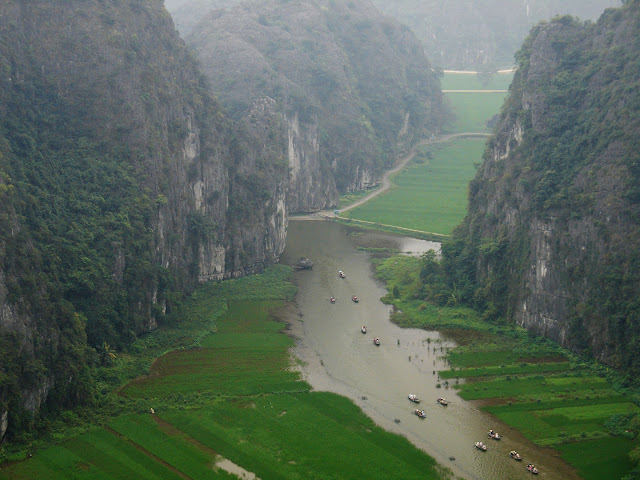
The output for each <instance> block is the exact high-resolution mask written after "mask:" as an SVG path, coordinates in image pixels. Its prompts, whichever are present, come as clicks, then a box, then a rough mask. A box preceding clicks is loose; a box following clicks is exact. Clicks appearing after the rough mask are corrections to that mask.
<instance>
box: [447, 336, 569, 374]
mask: <svg viewBox="0 0 640 480" xmlns="http://www.w3.org/2000/svg"><path fill="white" fill-rule="evenodd" d="M510 343H511V345H510V347H511V348H510V349H509V350H504V349H503V348H504V345H502V346H497V345H495V344H489V345H486V346H485V348H486V350H477V349H474V350H469V349H465V348H457V349H455V350H454V351H452V352H451V353H450V354H449V356H448V358H449V363H450V364H451V366H452V367H458V368H460V367H463V368H464V367H473V366H475V367H477V366H484V367H487V366H496V365H508V364H511V363H522V362H525V363H558V362H562V361H563V360H565V359H566V357H564V356H563V355H562V354H559V353H558V349H555V350H550V349H541V350H536V349H533V350H532V349H531V347H529V346H528V345H520V344H518V343H512V342H510ZM501 347H502V348H501Z"/></svg>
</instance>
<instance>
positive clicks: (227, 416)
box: [163, 393, 442, 479]
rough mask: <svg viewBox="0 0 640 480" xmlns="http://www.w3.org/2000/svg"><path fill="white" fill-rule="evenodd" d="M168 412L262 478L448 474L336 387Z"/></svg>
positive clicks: (200, 438) (188, 430)
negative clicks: (339, 393)
mask: <svg viewBox="0 0 640 480" xmlns="http://www.w3.org/2000/svg"><path fill="white" fill-rule="evenodd" d="M163 418H164V419H166V420H167V421H169V422H170V423H171V424H172V425H174V426H175V427H177V428H178V429H180V430H181V431H184V432H186V433H188V434H189V435H190V436H192V437H193V438H195V439H197V440H198V441H199V442H200V443H202V444H204V445H207V446H210V447H211V448H214V449H215V450H217V451H219V452H220V453H221V454H222V455H223V456H224V457H226V458H229V459H230V460H232V461H234V462H235V463H238V464H240V465H243V466H244V467H245V468H247V469H248V470H250V471H252V472H254V473H255V474H256V475H258V476H259V477H260V478H290V479H307V478H336V479H337V478H345V479H347V478H353V479H359V478H370V479H387V478H414V477H415V478H442V477H441V474H440V473H438V472H439V467H438V466H437V465H436V464H435V461H434V460H432V459H430V458H429V457H427V456H426V455H424V454H423V453H422V452H420V451H419V450H418V449H417V448H415V447H414V446H413V445H411V444H410V443H409V442H408V441H407V440H406V439H405V438H403V437H400V436H397V435H393V434H390V433H388V432H385V431H384V430H382V429H381V428H379V427H377V426H376V425H375V424H374V423H373V421H372V420H371V419H369V418H368V417H367V416H365V415H364V414H363V412H362V411H361V410H360V409H359V408H358V407H356V406H355V405H353V403H351V402H350V401H349V400H347V399H345V398H343V397H340V396H337V395H335V394H331V393H306V394H297V395H268V396H259V397H253V398H251V399H244V400H243V401H234V400H229V401H226V402H222V403H219V404H216V405H214V406H212V407H207V408H204V409H198V410H193V411H186V412H175V413H172V412H170V413H167V414H166V415H163ZM354 452H357V453H355V454H354Z"/></svg>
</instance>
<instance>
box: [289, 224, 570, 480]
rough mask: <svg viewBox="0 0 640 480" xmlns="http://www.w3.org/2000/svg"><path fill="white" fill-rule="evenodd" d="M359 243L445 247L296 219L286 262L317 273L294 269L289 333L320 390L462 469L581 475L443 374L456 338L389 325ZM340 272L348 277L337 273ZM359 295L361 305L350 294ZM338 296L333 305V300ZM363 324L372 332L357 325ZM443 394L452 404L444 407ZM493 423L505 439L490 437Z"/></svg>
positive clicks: (484, 474) (470, 473)
mask: <svg viewBox="0 0 640 480" xmlns="http://www.w3.org/2000/svg"><path fill="white" fill-rule="evenodd" d="M362 246H365V247H368V248H390V249H393V250H400V251H404V252H411V253H413V254H418V255H419V254H421V253H423V252H424V251H426V250H428V249H431V248H434V249H436V250H439V244H437V243H434V242H426V241H422V240H416V239H407V238H404V237H398V236H394V235H389V234H383V233H375V232H364V233H363V232H361V231H358V230H357V229H353V228H352V227H346V226H344V225H340V224H337V223H333V222H328V221H313V220H292V221H290V223H289V232H288V239H287V247H286V249H285V251H284V252H283V255H282V257H281V262H282V263H284V264H289V265H293V264H294V263H295V262H296V261H297V260H298V259H299V258H300V257H301V256H304V257H309V258H310V259H311V260H312V261H313V263H314V266H313V269H312V270H304V271H299V272H297V273H296V275H295V282H296V284H297V286H298V289H299V290H298V295H297V297H296V311H295V312H294V313H293V314H292V315H291V317H292V319H291V323H292V326H291V330H292V333H293V335H294V336H296V337H297V338H298V342H297V347H296V349H295V354H296V355H297V356H298V357H299V358H300V359H301V360H302V361H303V364H304V366H303V368H302V371H303V376H304V377H305V379H306V380H307V381H308V382H309V383H310V384H311V385H312V386H313V388H314V389H316V390H326V391H332V392H336V393H339V394H341V395H345V396H347V397H349V398H351V399H352V400H353V401H354V402H355V403H356V404H357V405H359V406H360V407H361V408H362V409H363V410H364V411H365V413H366V414H367V415H369V416H370V417H371V418H372V419H373V420H374V421H375V422H376V423H377V424H378V425H380V426H381V427H383V428H385V429H387V430H389V431H393V432H396V433H399V434H402V435H404V436H405V437H407V438H408V439H409V440H410V441H411V442H412V443H413V444H414V445H416V446H417V447H418V448H421V449H422V450H424V451H425V452H427V453H428V454H429V455H431V456H432V457H434V458H435V459H436V460H437V461H438V462H439V463H440V464H441V465H443V466H445V467H447V468H450V469H451V470H452V471H453V473H454V474H456V475H457V476H460V477H463V478H471V479H521V478H522V479H524V478H530V477H531V476H532V475H531V474H530V473H529V472H527V471H526V469H525V466H526V464H528V463H534V464H536V466H538V468H539V470H540V474H539V475H537V478H544V479H575V478H579V477H578V476H577V474H576V473H575V471H574V470H573V469H572V468H571V467H570V466H569V465H567V464H566V463H565V462H563V461H562V460H561V459H559V458H558V457H557V456H556V455H555V453H554V452H553V451H552V450H549V449H542V448H539V447H536V446H535V445H533V444H532V443H531V442H530V441H528V440H527V439H526V438H524V437H523V436H522V435H521V434H520V433H518V432H517V431H515V430H513V429H511V428H509V427H508V426H506V425H505V424H503V423H501V422H500V421H498V420H497V419H496V418H494V417H492V416H491V415H489V414H487V413H485V412H482V411H480V410H479V407H478V405H477V404H474V403H473V402H466V401H464V400H462V399H461V398H460V397H458V396H457V395H456V392H455V390H454V389H453V388H447V387H446V386H445V385H444V384H443V382H442V381H440V380H439V379H438V375H437V372H438V371H440V370H444V369H447V366H446V362H445V361H444V359H443V355H444V354H445V353H446V349H447V348H451V347H453V346H455V342H454V340H452V339H451V338H447V337H446V336H445V335H444V334H441V333H440V332H435V331H425V330H419V329H401V328H399V327H398V326H396V325H394V324H393V323H391V322H390V320H389V317H390V311H391V307H389V306H388V305H384V304H383V303H382V302H380V297H382V296H383V295H385V294H386V290H385V288H384V286H383V285H382V284H381V282H380V281H378V280H377V279H376V278H375V276H374V272H373V268H372V264H371V262H370V255H371V254H370V253H366V252H363V251H359V250H358V247H362ZM338 270H343V271H344V272H345V274H346V278H344V279H341V278H339V277H338ZM353 295H357V296H358V298H359V302H358V303H354V302H352V301H351V297H352V296H353ZM331 296H335V297H336V303H334V304H332V303H331V302H330V301H329V299H330V297H331ZM362 325H366V327H367V333H366V334H362V333H361V332H360V328H361V326H362ZM375 337H378V338H379V339H380V342H381V345H380V346H378V347H376V346H374V345H373V339H374V338H375ZM434 371H435V372H436V373H435V374H434ZM452 382H453V381H452ZM438 383H440V385H441V388H437V384H438ZM410 393H413V394H416V395H417V396H418V397H419V398H420V399H421V403H420V405H419V407H420V408H421V409H422V410H424V411H425V413H426V415H427V416H426V419H420V418H418V417H417V416H415V415H414V414H413V410H414V409H415V405H414V404H413V403H411V402H410V401H409V400H408V398H407V395H408V394H410ZM438 397H445V398H447V399H448V400H449V401H450V404H449V405H448V406H446V407H443V406H441V405H439V404H437V403H436V398H438ZM490 428H493V429H494V430H495V431H497V432H498V433H500V434H501V435H502V437H503V438H502V440H500V441H495V440H490V439H488V438H487V432H488V430H489V429H490ZM479 440H480V441H483V442H485V443H486V444H487V445H488V450H487V451H486V452H481V451H479V450H477V449H476V448H474V442H476V441H479ZM511 450H516V451H518V452H519V453H520V454H521V455H522V456H523V461H522V462H516V461H514V460H512V459H511V458H509V451H511Z"/></svg>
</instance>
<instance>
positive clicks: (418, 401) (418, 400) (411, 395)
mask: <svg viewBox="0 0 640 480" xmlns="http://www.w3.org/2000/svg"><path fill="white" fill-rule="evenodd" d="M407 398H408V399H409V400H411V401H412V402H413V403H420V399H419V398H418V396H417V395H414V394H413V393H410V394H409V395H407Z"/></svg>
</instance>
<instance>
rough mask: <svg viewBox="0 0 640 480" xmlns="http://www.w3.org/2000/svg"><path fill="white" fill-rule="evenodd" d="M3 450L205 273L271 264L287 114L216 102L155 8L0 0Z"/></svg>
mask: <svg viewBox="0 0 640 480" xmlns="http://www.w3.org/2000/svg"><path fill="white" fill-rule="evenodd" d="M0 38H2V42H0V72H1V75H0V215H1V222H0V427H1V428H0V441H1V440H2V439H3V438H4V437H5V435H6V434H7V432H9V434H13V435H15V434H17V433H19V432H20V431H21V430H23V429H25V428H29V426H30V425H32V420H31V419H32V418H33V416H34V415H37V414H38V411H39V408H40V407H41V405H42V404H43V403H47V404H48V406H49V408H48V410H55V409H57V408H60V407H69V406H73V405H74V404H76V403H77V402H82V401H86V400H87V399H89V398H90V397H91V388H92V387H91V380H90V375H91V372H90V369H91V367H92V365H94V364H95V363H96V362H100V361H101V358H103V357H102V356H103V355H106V352H107V351H108V347H109V346H110V348H111V349H112V350H115V351H118V350H120V349H124V348H126V346H127V345H128V344H129V343H130V342H131V341H132V339H134V338H135V337H136V336H137V335H139V334H141V333H143V332H145V331H149V330H150V329H153V328H155V327H156V326H157V324H158V322H161V321H162V319H163V318H164V316H165V315H166V314H167V312H168V310H170V309H171V307H172V302H171V298H172V296H175V295H179V294H180V293H183V292H188V291H189V290H190V289H192V288H193V286H194V285H195V284H196V283H197V282H198V281H205V280H211V279H221V278H226V277H232V276H240V275H244V274H248V273H254V272H258V271H260V270H262V269H263V268H264V267H265V266H266V265H269V264H272V263H274V262H276V261H277V260H278V256H279V254H280V252H281V251H282V249H283V248H284V241H285V234H286V218H287V210H286V208H287V207H286V204H285V192H286V184H287V182H286V175H283V171H285V170H286V162H285V161H283V158H284V157H285V156H286V155H287V152H286V150H282V149H281V146H282V145H281V143H278V142H274V145H275V146H269V147H267V148H265V145H270V142H271V141H272V138H271V137H272V136H273V135H274V133H273V132H274V131H275V132H276V134H279V132H280V129H281V122H282V120H281V118H280V116H279V113H278V112H275V111H274V110H273V108H272V106H270V105H262V106H260V105H255V106H254V108H253V110H252V111H251V112H250V113H249V114H248V115H247V117H246V118H245V119H244V120H243V121H242V122H240V123H235V122H233V121H232V120H230V119H229V118H227V117H226V116H225V114H224V112H223V111H222V110H221V108H220V107H219V106H218V105H217V103H216V102H215V100H214V99H213V98H212V96H211V95H210V93H209V85H208V84H207V82H206V81H205V79H204V77H203V76H202V75H201V74H200V72H199V71H198V68H197V66H196V64H195V62H194V60H193V57H192V54H191V53H189V52H188V50H187V48H186V47H185V45H184V43H183V42H182V40H180V38H179V37H178V35H177V33H176V32H175V29H174V26H173V23H172V20H171V18H170V16H169V14H168V12H167V11H166V10H164V8H163V2H162V1H161V0H130V1H121V2H102V1H98V0H95V1H91V0H90V1H84V0H83V1H80V0H72V1H69V2H63V3H60V2H49V1H45V0H41V1H30V2H22V1H17V0H16V1H9V2H4V3H2V5H0Z"/></svg>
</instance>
